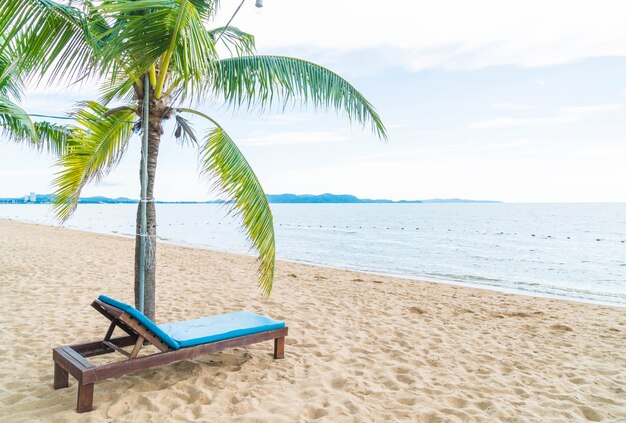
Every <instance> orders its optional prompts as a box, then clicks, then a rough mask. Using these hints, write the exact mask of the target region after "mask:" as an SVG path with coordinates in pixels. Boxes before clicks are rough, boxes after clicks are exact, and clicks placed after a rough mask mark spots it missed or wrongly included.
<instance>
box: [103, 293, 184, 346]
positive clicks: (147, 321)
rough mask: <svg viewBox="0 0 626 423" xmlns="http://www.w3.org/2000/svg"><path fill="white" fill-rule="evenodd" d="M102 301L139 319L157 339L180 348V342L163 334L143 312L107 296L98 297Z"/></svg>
mask: <svg viewBox="0 0 626 423" xmlns="http://www.w3.org/2000/svg"><path fill="white" fill-rule="evenodd" d="M98 299H99V300H100V301H102V302H103V303H107V304H109V305H112V306H113V307H117V308H119V309H120V310H124V311H125V312H126V313H128V314H130V315H131V316H132V317H134V318H135V319H137V320H138V321H139V323H141V324H142V325H144V326H145V327H147V328H148V329H149V330H150V331H151V332H152V333H154V334H155V335H156V336H157V337H159V338H160V339H161V341H163V342H165V343H166V344H167V345H168V346H170V347H171V348H173V349H175V350H177V349H179V348H180V345H179V344H178V342H176V341H175V340H174V339H172V338H171V337H170V336H169V335H168V334H167V333H165V332H163V331H162V330H161V329H159V327H158V326H157V325H155V324H154V322H153V321H152V320H150V319H148V318H147V317H146V316H145V315H144V314H143V313H142V312H140V311H139V310H137V309H136V308H135V307H133V306H130V305H128V304H126V303H122V302H120V301H117V300H114V299H113V298H110V297H107V296H106V295H100V296H99V297H98Z"/></svg>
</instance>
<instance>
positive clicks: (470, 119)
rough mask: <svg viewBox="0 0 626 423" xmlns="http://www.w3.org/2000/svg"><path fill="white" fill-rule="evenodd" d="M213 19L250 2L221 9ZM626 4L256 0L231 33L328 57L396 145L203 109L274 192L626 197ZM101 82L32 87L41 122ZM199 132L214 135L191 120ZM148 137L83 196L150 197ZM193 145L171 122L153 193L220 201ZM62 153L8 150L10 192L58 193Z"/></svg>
mask: <svg viewBox="0 0 626 423" xmlns="http://www.w3.org/2000/svg"><path fill="white" fill-rule="evenodd" d="M221 4H222V6H221V11H220V13H219V14H218V16H217V17H216V20H215V22H214V23H213V24H214V26H220V25H223V24H224V23H225V22H226V21H227V20H228V19H229V18H230V16H231V15H232V13H233V12H234V10H235V9H236V7H237V5H238V4H239V1H227V0H224V1H222V3H221ZM625 16H626V2H623V1H603V0H597V1H594V2H589V1H577V0H569V1H560V0H551V1H545V0H543V1H534V0H525V1H501V0H500V1H486V0H475V1H472V2H467V1H463V0H440V1H438V2H426V1H421V0H419V1H417V0H388V1H385V2H373V1H365V0H362V1H354V0H343V1H341V2H337V1H331V0H316V1H314V2H313V1H309V2H302V1H293V0H265V1H264V7H263V9H261V10H260V11H259V10H258V9H256V8H255V7H254V1H253V0H247V2H246V3H245V4H244V6H243V7H242V8H241V11H240V12H239V14H238V15H237V16H236V17H235V19H234V21H233V25H235V26H237V27H239V28H241V29H243V30H245V31H248V32H251V33H253V34H255V36H256V42H257V49H258V52H259V54H282V55H288V56H295V57H300V58H303V59H306V60H310V61H314V62H316V63H319V64H321V65H323V66H325V67H327V68H329V69H331V70H333V71H335V72H337V73H339V74H340V75H342V76H343V77H344V78H346V79H347V80H348V81H349V82H350V83H351V84H352V85H354V86H355V87H356V88H357V89H358V90H359V91H361V93H363V94H364V95H365V97H366V98H368V99H369V100H370V102H371V103H372V104H373V105H374V107H375V108H376V110H377V111H378V112H379V114H380V115H381V117H382V119H383V121H384V123H385V124H386V126H387V128H388V132H389V140H388V142H381V141H380V140H378V139H377V138H375V137H374V136H373V135H372V134H371V132H370V131H369V129H368V128H367V127H366V128H362V127H360V126H359V125H356V124H352V125H351V124H350V122H349V121H348V119H347V118H346V117H345V116H344V115H342V114H341V113H336V112H335V111H332V110H331V111H323V110H313V109H311V108H306V107H300V106H295V107H293V108H288V109H287V110H285V111H279V110H273V111H270V112H266V113H258V112H251V113H246V112H238V113H236V114H233V112H232V111H231V110H228V109H226V108H224V107H222V106H220V105H219V104H212V103H206V104H203V105H201V110H203V111H204V112H206V113H209V114H210V115H211V116H213V117H215V118H216V120H218V121H219V122H220V123H221V124H222V126H223V127H224V128H225V129H226V130H227V132H228V133H229V134H230V135H231V137H232V138H233V139H234V140H235V141H236V142H237V144H238V145H239V147H240V149H241V150H242V151H243V152H244V154H245V155H246V157H247V158H248V160H249V162H250V163H251V165H252V167H253V168H254V170H255V172H256V174H257V176H258V177H259V180H260V181H261V184H262V185H263V188H264V189H265V191H266V192H267V193H271V194H280V193H287V192H288V193H296V194H321V193H326V192H331V193H335V194H354V195H357V196H359V197H363V198H389V199H394V200H399V199H426V198H451V197H460V198H470V199H489V200H501V201H507V202H598V201H607V202H608V201H626V189H624V181H626V165H625V163H626V18H624V17H625ZM97 97H98V92H97V89H96V88H95V87H91V86H82V87H80V88H78V89H77V88H72V89H69V88H68V87H67V85H66V84H59V85H57V86H54V87H45V88H44V87H42V86H39V87H35V86H30V87H29V88H28V90H27V92H26V94H25V97H24V99H23V101H22V103H21V105H22V106H23V107H24V108H26V109H27V110H28V111H29V112H30V113H44V114H52V115H65V114H66V113H67V112H69V111H70V110H71V109H72V107H73V105H74V104H75V103H76V102H77V101H80V100H85V99H97ZM194 128H195V129H197V130H198V131H199V132H203V131H204V130H205V129H208V127H206V126H205V125H204V124H203V123H202V122H200V121H194ZM139 150H140V139H139V137H136V138H134V139H133V141H132V143H131V146H130V148H129V150H128V152H127V154H126V157H125V158H124V159H123V160H122V162H121V163H120V164H119V166H118V167H117V168H116V169H115V170H114V171H113V172H112V173H111V174H109V175H107V176H106V177H105V178H104V179H103V180H102V181H101V182H99V183H98V184H91V185H88V186H87V187H85V189H84V190H83V196H91V195H106V196H110V197H118V196H125V197H131V198H137V197H138V196H139V169H138V168H139ZM197 170H198V158H197V151H196V149H194V148H191V147H181V146H180V145H179V144H177V143H176V141H175V140H174V137H173V128H171V127H166V131H165V134H164V136H163V138H162V141H161V148H160V155H159V164H158V170H157V180H156V188H155V195H156V198H157V199H158V200H163V201H176V200H200V201H201V200H206V199H210V198H214V195H213V194H212V193H211V192H210V190H209V185H208V184H207V181H206V180H204V179H202V178H200V177H199V176H198V171H197ZM56 171H58V168H56V167H55V159H54V158H53V157H51V156H49V155H46V154H42V153H37V152H34V151H32V150H31V149H29V148H27V147H25V146H22V145H18V144H15V143H11V142H9V141H6V140H2V141H0V197H11V196H23V195H24V194H26V193H28V192H31V191H34V192H37V193H49V192H52V191H53V188H52V186H51V181H52V179H53V178H54V173H55V172H56Z"/></svg>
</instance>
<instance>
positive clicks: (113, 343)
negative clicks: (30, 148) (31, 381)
mask: <svg viewBox="0 0 626 423" xmlns="http://www.w3.org/2000/svg"><path fill="white" fill-rule="evenodd" d="M91 306H92V307H93V308H95V309H96V310H98V311H99V312H100V313H101V314H102V315H104V316H105V317H106V318H107V319H109V320H110V321H111V324H110V326H109V329H108V330H107V332H106V334H105V336H104V339H103V340H102V341H95V342H86V343H81V344H74V345H67V346H62V347H57V348H54V349H53V350H52V359H53V360H54V389H60V388H67V387H68V386H69V375H70V374H71V375H72V376H73V377H74V378H75V379H76V380H77V381H78V400H77V403H76V411H78V412H79V413H85V412H87V411H91V410H92V409H93V391H94V383H96V382H99V381H101V380H105V379H109V378H114V377H119V376H123V375H126V374H129V373H133V372H137V371H140V370H145V369H150V368H152V367H159V366H164V365H167V364H171V363H175V362H177V361H182V360H190V359H192V358H195V357H198V356H201V355H204V354H212V353H216V352H219V351H223V350H226V349H230V348H237V347H242V346H245V345H250V344H255V343H257V342H263V341H269V340H274V359H280V358H284V357H285V337H286V336H287V332H288V328H287V327H284V328H280V329H274V330H269V331H265V332H258V333H254V334H251V335H245V336H239V337H236V338H229V339H224V340H222V341H216V342H210V343H207V344H201V345H196V346H193V347H187V348H181V349H178V350H174V349H171V348H170V347H169V346H168V345H167V344H165V343H164V342H163V341H161V340H160V339H159V338H158V337H157V336H155V335H154V333H152V332H151V331H150V330H149V329H148V328H146V327H145V326H144V325H142V324H141V323H140V322H139V321H137V320H136V319H134V318H133V317H131V316H130V315H129V314H128V313H126V312H125V311H123V310H121V309H119V308H117V307H113V306H111V305H109V304H106V303H104V302H102V301H100V300H95V301H94V302H93V303H92V304H91ZM116 327H119V328H120V329H122V330H123V331H124V332H126V334H127V335H126V336H120V337H116V338H112V335H113V331H114V330H115V328H116ZM146 344H152V345H154V346H155V347H157V348H158V349H159V350H160V352H158V353H155V354H151V355H147V356H143V357H138V354H139V351H140V350H141V348H142V347H143V346H144V345H146ZM129 346H132V349H131V351H130V352H129V351H126V350H124V349H123V348H124V347H129ZM114 352H119V353H121V354H124V355H125V356H126V357H127V360H124V361H118V362H113V363H106V364H101V365H94V364H93V363H91V362H90V361H89V360H87V357H93V356H97V355H103V354H110V353H114Z"/></svg>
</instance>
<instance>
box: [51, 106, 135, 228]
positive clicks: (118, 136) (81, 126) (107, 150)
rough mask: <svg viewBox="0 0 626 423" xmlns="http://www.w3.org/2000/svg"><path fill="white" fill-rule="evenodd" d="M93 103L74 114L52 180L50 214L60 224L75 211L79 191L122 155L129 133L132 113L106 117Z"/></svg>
mask: <svg viewBox="0 0 626 423" xmlns="http://www.w3.org/2000/svg"><path fill="white" fill-rule="evenodd" d="M107 112H108V109H107V108H106V107H104V106H102V105H100V104H98V103H96V102H93V101H92V102H88V103H84V104H83V107H82V108H80V109H79V110H78V111H77V112H76V113H75V114H74V119H75V121H76V126H74V127H73V128H72V130H71V133H70V136H69V138H68V141H67V149H66V152H65V154H64V155H63V156H62V157H61V158H60V159H59V161H58V165H59V166H61V170H60V171H59V172H57V177H56V178H55V180H54V181H53V184H54V186H55V187H56V189H55V193H54V204H53V207H54V211H55V215H56V217H57V218H58V219H59V220H60V221H65V220H67V219H68V218H69V217H70V216H71V214H72V213H73V212H74V210H75V209H76V205H77V204H78V197H79V196H80V192H81V190H82V189H83V187H84V186H85V184H87V183H88V182H90V181H92V180H96V181H97V180H100V179H101V178H102V177H104V176H105V175H106V174H108V173H109V172H110V171H111V170H112V169H113V168H114V167H115V166H116V165H117V163H119V161H120V159H121V158H122V156H123V155H124V153H125V152H126V148H127V146H128V141H129V140H130V137H131V136H132V134H133V121H132V118H133V117H134V115H135V114H134V111H133V110H129V109H123V110H119V111H117V112H115V113H112V114H109V115H108V116H107V117H105V115H106V114H107Z"/></svg>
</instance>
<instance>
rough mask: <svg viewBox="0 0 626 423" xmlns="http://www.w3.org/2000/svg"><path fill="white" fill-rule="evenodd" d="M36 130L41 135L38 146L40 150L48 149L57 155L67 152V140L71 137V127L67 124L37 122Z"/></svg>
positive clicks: (35, 124)
mask: <svg viewBox="0 0 626 423" xmlns="http://www.w3.org/2000/svg"><path fill="white" fill-rule="evenodd" d="M34 126H35V132H36V133H37V136H38V137H39V142H38V143H37V147H38V148H39V150H46V151H47V152H48V153H51V154H54V155H55V156H61V155H62V154H63V153H65V149H66V148H67V142H68V139H69V137H70V128H69V127H68V126H66V125H59V124H56V123H51V122H45V121H42V122H35V123H34Z"/></svg>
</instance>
